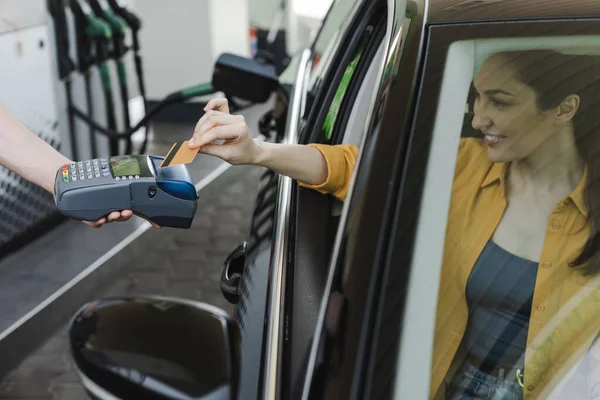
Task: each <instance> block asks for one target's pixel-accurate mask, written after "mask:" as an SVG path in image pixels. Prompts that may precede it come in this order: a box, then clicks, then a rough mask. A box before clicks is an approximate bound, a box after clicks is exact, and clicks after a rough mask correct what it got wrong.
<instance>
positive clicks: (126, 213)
mask: <svg viewBox="0 0 600 400" xmlns="http://www.w3.org/2000/svg"><path fill="white" fill-rule="evenodd" d="M132 216H133V211H131V210H123V211H121V212H119V211H114V212H111V213H110V214H108V215H107V216H106V217H102V218H100V219H99V220H98V221H83V222H84V223H85V224H87V225H89V226H91V227H94V228H100V227H101V226H102V225H104V224H110V223H111V222H124V221H127V220H129V219H130V218H131V217H132ZM138 217H140V218H142V219H145V220H146V221H148V222H150V224H151V225H152V226H153V227H155V228H160V225H157V224H155V223H154V222H152V221H150V220H148V219H146V218H144V217H143V216H141V215H138Z"/></svg>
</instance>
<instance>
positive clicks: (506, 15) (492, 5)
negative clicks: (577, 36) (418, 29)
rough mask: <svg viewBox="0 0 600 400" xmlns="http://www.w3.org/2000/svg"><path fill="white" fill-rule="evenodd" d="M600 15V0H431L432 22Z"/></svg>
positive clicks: (430, 12)
mask: <svg viewBox="0 0 600 400" xmlns="http://www.w3.org/2000/svg"><path fill="white" fill-rule="evenodd" d="M423 1H427V0H418V1H417V3H422V2H423ZM582 17H583V18H586V17H587V18H589V17H600V0H429V15H428V18H427V20H428V22H429V23H456V22H467V23H468V22H479V21H498V20H504V21H505V20H519V19H538V18H539V19H555V18H582Z"/></svg>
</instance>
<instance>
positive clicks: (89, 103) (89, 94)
mask: <svg viewBox="0 0 600 400" xmlns="http://www.w3.org/2000/svg"><path fill="white" fill-rule="evenodd" d="M90 74H91V71H90V70H89V69H88V70H86V71H85V76H84V79H85V95H86V102H87V106H88V115H89V117H90V118H91V119H93V118H94V105H93V104H92V80H91V75H90ZM69 113H72V110H69ZM88 126H89V128H90V146H91V150H92V158H97V157H98V141H97V140H96V129H95V128H94V127H93V126H91V125H88Z"/></svg>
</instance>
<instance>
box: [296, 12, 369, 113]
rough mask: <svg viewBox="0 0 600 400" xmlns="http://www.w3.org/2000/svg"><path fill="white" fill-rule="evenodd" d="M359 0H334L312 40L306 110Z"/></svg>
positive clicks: (320, 83) (317, 89)
mask: <svg viewBox="0 0 600 400" xmlns="http://www.w3.org/2000/svg"><path fill="white" fill-rule="evenodd" d="M360 3H362V1H361V0H335V1H334V2H333V3H332V5H331V8H330V10H329V12H328V13H327V16H326V18H325V19H324V20H323V24H322V25H321V28H320V30H319V32H318V34H317V36H316V38H315V41H314V42H313V46H312V57H311V61H310V65H311V67H310V68H311V69H310V72H309V76H308V85H307V88H308V94H307V110H308V109H309V108H310V105H311V104H312V101H313V99H314V97H315V96H316V95H317V93H318V92H319V90H320V89H321V86H322V83H323V80H324V78H325V75H326V74H327V71H328V70H329V66H330V65H331V62H332V60H333V57H334V56H335V54H336V52H337V51H339V48H340V43H341V41H342V39H343V35H344V33H345V32H346V29H347V27H348V25H349V23H350V22H351V20H352V18H353V17H354V13H355V12H356V9H357V7H358V6H359V4H360Z"/></svg>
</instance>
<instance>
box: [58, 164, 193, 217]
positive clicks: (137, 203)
mask: <svg viewBox="0 0 600 400" xmlns="http://www.w3.org/2000/svg"><path fill="white" fill-rule="evenodd" d="M162 160H163V157H156V156H138V155H124V156H116V157H108V158H100V159H94V160H88V161H80V162H77V163H75V162H74V163H71V164H67V165H63V166H62V168H61V169H59V170H58V172H57V175H56V182H55V184H54V201H55V203H56V207H57V208H58V210H59V211H60V212H61V213H62V214H63V215H65V216H67V217H71V218H74V219H78V220H83V221H96V220H98V219H100V218H102V217H104V216H106V215H108V214H110V213H111V212H113V211H121V210H132V211H133V212H134V213H135V214H137V215H140V216H143V217H145V218H147V219H148V220H151V221H152V222H155V223H156V224H158V225H160V226H164V227H173V228H189V227H190V225H191V224H192V220H193V219H194V215H195V214H196V209H197V201H198V194H197V192H196V188H195V187H194V184H193V182H192V179H191V177H190V174H189V172H188V169H187V167H186V166H185V165H184V164H180V165H174V166H170V167H164V168H160V167H159V166H160V163H161V161H162Z"/></svg>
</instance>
